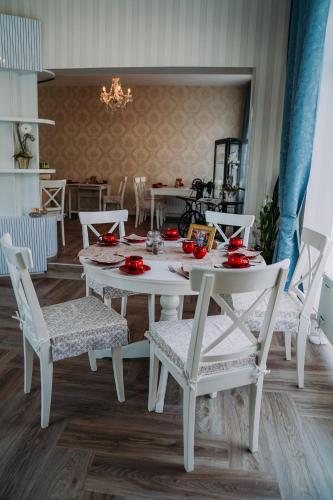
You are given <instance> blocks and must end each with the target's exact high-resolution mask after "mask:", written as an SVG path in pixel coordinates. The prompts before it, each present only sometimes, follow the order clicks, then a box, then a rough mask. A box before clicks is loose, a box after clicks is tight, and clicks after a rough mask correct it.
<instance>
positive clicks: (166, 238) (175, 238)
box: [162, 234, 180, 241]
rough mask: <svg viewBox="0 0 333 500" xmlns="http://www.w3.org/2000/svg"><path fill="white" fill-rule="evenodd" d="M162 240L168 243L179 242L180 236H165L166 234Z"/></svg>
mask: <svg viewBox="0 0 333 500" xmlns="http://www.w3.org/2000/svg"><path fill="white" fill-rule="evenodd" d="M162 238H163V239H164V240H167V241H177V240H179V238H180V236H179V235H178V236H165V235H164V234H162Z"/></svg>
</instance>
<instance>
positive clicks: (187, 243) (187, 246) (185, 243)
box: [182, 240, 195, 253]
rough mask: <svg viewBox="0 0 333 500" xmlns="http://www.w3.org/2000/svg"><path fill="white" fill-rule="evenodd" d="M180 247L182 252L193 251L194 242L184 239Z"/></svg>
mask: <svg viewBox="0 0 333 500" xmlns="http://www.w3.org/2000/svg"><path fill="white" fill-rule="evenodd" d="M182 247H183V252H184V253H193V250H194V247H195V242H194V241H193V240H184V241H183V243H182Z"/></svg>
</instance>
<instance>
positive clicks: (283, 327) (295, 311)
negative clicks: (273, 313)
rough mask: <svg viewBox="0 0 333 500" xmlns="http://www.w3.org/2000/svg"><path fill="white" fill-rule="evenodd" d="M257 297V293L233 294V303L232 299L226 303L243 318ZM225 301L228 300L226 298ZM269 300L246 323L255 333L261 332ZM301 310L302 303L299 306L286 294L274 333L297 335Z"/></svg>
mask: <svg viewBox="0 0 333 500" xmlns="http://www.w3.org/2000/svg"><path fill="white" fill-rule="evenodd" d="M257 297H258V295H257V294H256V293H241V294H233V295H232V298H231V301H230V302H229V300H230V299H229V300H226V301H227V302H228V303H229V305H231V306H232V307H233V309H234V310H235V312H236V314H237V315H238V316H241V315H242V314H244V312H245V311H246V310H247V309H249V307H250V306H251V305H252V304H253V302H254V301H255V300H256V298H257ZM224 299H226V297H224ZM268 300H269V296H267V297H266V298H265V299H264V300H263V301H262V302H260V303H259V304H258V307H257V308H256V310H255V311H254V312H253V313H252V314H251V315H250V317H249V318H248V319H247V321H246V322H247V324H248V326H249V328H250V330H252V331H253V332H259V331H260V328H261V326H262V323H263V319H264V316H265V312H266V309H267V304H268ZM301 308H302V304H301V302H300V303H299V306H298V304H297V303H296V302H295V301H294V300H293V299H292V298H291V297H290V295H289V294H288V293H287V292H284V293H283V295H282V297H281V301H280V305H279V311H278V314H277V317H276V322H275V326H274V331H276V332H289V333H291V334H294V335H296V334H297V332H298V326H299V318H300V313H301Z"/></svg>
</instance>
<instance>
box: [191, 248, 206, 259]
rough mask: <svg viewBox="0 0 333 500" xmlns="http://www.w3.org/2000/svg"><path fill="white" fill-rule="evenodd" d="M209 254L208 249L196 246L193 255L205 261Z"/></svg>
mask: <svg viewBox="0 0 333 500" xmlns="http://www.w3.org/2000/svg"><path fill="white" fill-rule="evenodd" d="M206 253H207V248H206V247H199V246H197V245H196V246H195V247H194V249H193V255H194V257H195V258H196V259H203V258H204V257H205V255H206Z"/></svg>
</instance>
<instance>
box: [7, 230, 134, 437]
mask: <svg viewBox="0 0 333 500" xmlns="http://www.w3.org/2000/svg"><path fill="white" fill-rule="evenodd" d="M0 244H1V248H2V251H3V253H4V256H5V260H6V263H7V266H8V269H9V273H10V278H11V282H12V285H13V289H14V293H15V298H16V302H17V307H18V313H17V315H16V319H18V320H19V322H20V328H21V330H22V333H23V348H24V392H25V393H29V392H30V390H31V380H32V371H33V357H34V352H35V353H36V354H37V356H38V358H39V362H40V378H41V426H42V427H43V428H44V427H47V426H48V424H49V418H50V407H51V397H52V377H53V362H54V361H57V360H60V359H66V358H70V357H73V356H78V355H79V354H82V353H86V352H88V351H89V350H90V349H105V348H107V349H111V350H112V355H113V356H112V359H113V372H114V378H115V383H116V389H117V396H118V400H119V401H124V400H125V395H124V382H123V361H122V346H123V345H126V344H127V343H128V329H127V322H126V319H124V318H123V317H121V316H120V315H119V314H118V313H117V312H116V311H114V310H112V309H110V308H109V307H107V306H106V305H104V304H103V302H101V301H100V300H99V299H97V298H95V297H83V298H81V299H76V300H70V301H68V302H63V303H61V304H55V305H52V306H47V307H42V308H41V307H40V304H39V301H38V298H37V295H36V292H35V288H34V286H33V283H32V280H31V277H30V274H29V270H28V269H29V268H31V267H32V266H33V263H32V255H31V251H30V249H29V248H23V247H14V246H12V240H11V237H10V235H9V234H8V233H7V234H5V235H4V236H3V237H2V238H1V240H0Z"/></svg>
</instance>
